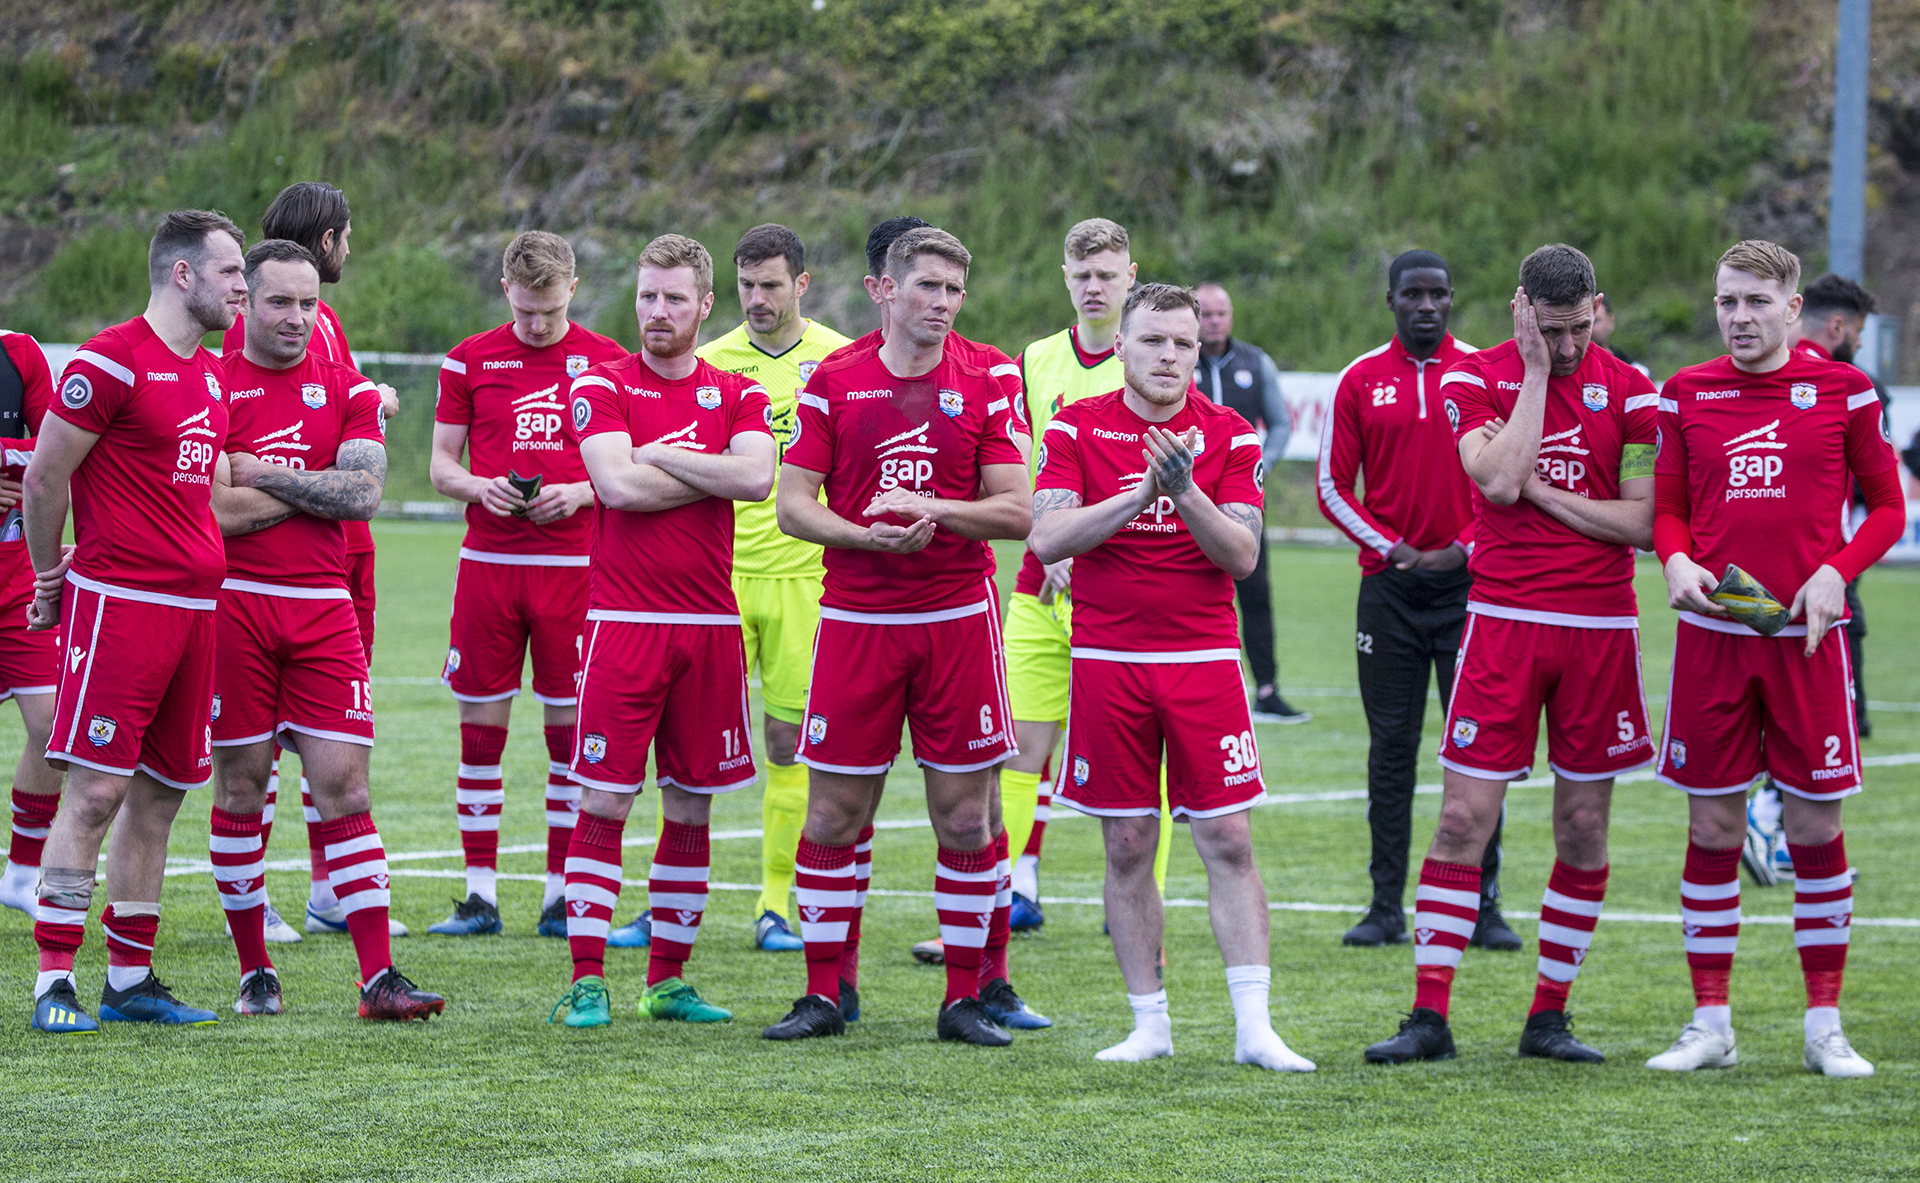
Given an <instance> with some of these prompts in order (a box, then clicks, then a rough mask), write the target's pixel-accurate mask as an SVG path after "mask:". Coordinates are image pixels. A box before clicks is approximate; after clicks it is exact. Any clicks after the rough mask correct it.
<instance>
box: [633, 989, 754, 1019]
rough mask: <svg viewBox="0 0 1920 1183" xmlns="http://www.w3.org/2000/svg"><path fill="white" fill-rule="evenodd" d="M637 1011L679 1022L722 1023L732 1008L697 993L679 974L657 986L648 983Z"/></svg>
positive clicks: (730, 1014) (729, 1017)
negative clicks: (722, 1006)
mask: <svg viewBox="0 0 1920 1183" xmlns="http://www.w3.org/2000/svg"><path fill="white" fill-rule="evenodd" d="M640 1013H641V1014H642V1015H646V1016H648V1017H651V1018H655V1019H676V1020H678V1021H680V1022H682V1023H726V1022H731V1021H732V1019H733V1012H732V1011H730V1010H722V1009H720V1008H719V1007H717V1006H715V1005H713V1004H712V1003H711V1002H708V1001H707V1000H706V999H704V998H702V997H700V991H698V990H695V989H694V988H693V987H692V986H691V985H690V984H688V983H687V982H684V981H682V980H681V979H679V978H668V979H667V980H666V981H664V982H661V983H660V984H659V985H657V986H648V987H647V992H646V993H645V994H642V995H641V996H640Z"/></svg>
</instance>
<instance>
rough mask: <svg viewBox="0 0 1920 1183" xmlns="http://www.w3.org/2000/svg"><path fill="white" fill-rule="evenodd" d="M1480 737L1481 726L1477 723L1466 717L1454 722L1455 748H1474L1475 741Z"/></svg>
mask: <svg viewBox="0 0 1920 1183" xmlns="http://www.w3.org/2000/svg"><path fill="white" fill-rule="evenodd" d="M1479 737H1480V724H1479V723H1478V722H1477V721H1475V720H1473V719H1469V718H1466V717H1465V716H1462V717H1460V718H1458V719H1455V720H1454V721H1453V746H1454V747H1456V748H1470V747H1472V746H1473V741H1474V740H1476V739H1478V738H1479Z"/></svg>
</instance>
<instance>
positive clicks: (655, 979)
mask: <svg viewBox="0 0 1920 1183" xmlns="http://www.w3.org/2000/svg"><path fill="white" fill-rule="evenodd" d="M712 862H713V859H712V856H711V854H710V852H709V849H708V845H707V827H706V826H683V825H681V824H680V823H679V822H673V821H667V820H666V819H664V818H663V819H661V822H660V840H659V841H658V842H656V843H655V844H654V847H653V869H652V870H650V871H648V872H647V907H648V908H649V909H651V910H652V912H653V943H652V944H651V945H649V946H648V949H647V985H649V986H656V985H659V984H660V983H661V982H664V981H666V980H667V979H668V978H677V977H679V976H680V975H681V974H682V973H683V972H685V970H686V967H687V958H689V957H691V956H693V942H694V941H695V940H697V939H699V936H700V918H701V917H703V916H705V915H706V914H707V877H708V872H709V870H710V868H711V865H712Z"/></svg>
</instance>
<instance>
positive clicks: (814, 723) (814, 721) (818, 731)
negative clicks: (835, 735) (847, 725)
mask: <svg viewBox="0 0 1920 1183" xmlns="http://www.w3.org/2000/svg"><path fill="white" fill-rule="evenodd" d="M807 742H808V743H825V742H827V717H826V716H825V715H808V716H807Z"/></svg>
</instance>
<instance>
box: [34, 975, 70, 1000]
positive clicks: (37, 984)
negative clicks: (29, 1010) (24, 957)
mask: <svg viewBox="0 0 1920 1183" xmlns="http://www.w3.org/2000/svg"><path fill="white" fill-rule="evenodd" d="M55 982H65V983H66V984H67V985H69V986H72V985H74V981H73V971H72V970H70V969H43V970H41V971H40V976H39V977H37V978H35V979H33V997H34V999H35V1000H36V1001H37V1000H38V999H40V998H41V997H42V996H44V995H45V994H46V992H47V991H49V990H51V989H53V984H54V983H55ZM76 988H77V987H76Z"/></svg>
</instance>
